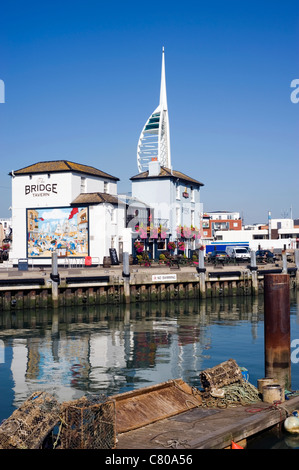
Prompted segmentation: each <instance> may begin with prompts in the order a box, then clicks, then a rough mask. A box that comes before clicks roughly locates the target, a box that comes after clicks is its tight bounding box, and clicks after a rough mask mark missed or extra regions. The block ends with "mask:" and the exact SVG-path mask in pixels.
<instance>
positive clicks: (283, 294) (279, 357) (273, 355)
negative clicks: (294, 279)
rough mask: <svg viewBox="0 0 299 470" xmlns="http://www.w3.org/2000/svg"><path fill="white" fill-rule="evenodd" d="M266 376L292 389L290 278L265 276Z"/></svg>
mask: <svg viewBox="0 0 299 470" xmlns="http://www.w3.org/2000/svg"><path fill="white" fill-rule="evenodd" d="M264 310H265V313H264V339H265V377H273V378H274V379H275V380H276V381H277V382H278V383H279V384H280V385H281V386H282V387H284V389H287V390H291V344H290V343H291V335H290V279H289V275H288V274H265V276H264Z"/></svg>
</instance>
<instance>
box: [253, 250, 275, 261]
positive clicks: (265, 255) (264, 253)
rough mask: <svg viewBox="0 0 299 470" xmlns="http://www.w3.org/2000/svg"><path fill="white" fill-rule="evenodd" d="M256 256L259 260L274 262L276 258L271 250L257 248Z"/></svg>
mask: <svg viewBox="0 0 299 470" xmlns="http://www.w3.org/2000/svg"><path fill="white" fill-rule="evenodd" d="M255 256H256V260H257V261H265V262H268V263H274V261H275V260H276V258H275V256H274V254H273V253H272V251H270V250H257V251H256V253H255Z"/></svg>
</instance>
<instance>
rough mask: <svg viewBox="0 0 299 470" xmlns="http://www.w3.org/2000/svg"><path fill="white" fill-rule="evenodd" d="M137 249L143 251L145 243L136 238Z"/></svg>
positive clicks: (139, 251) (138, 251)
mask: <svg viewBox="0 0 299 470" xmlns="http://www.w3.org/2000/svg"><path fill="white" fill-rule="evenodd" d="M134 246H135V249H136V251H137V253H142V252H143V250H144V243H142V242H140V241H139V240H136V242H135V243H134Z"/></svg>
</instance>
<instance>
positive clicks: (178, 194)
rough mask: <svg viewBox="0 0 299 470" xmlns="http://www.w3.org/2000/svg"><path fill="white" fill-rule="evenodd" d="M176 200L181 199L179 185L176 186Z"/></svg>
mask: <svg viewBox="0 0 299 470" xmlns="http://www.w3.org/2000/svg"><path fill="white" fill-rule="evenodd" d="M176 198H177V199H181V194H180V186H179V185H178V184H177V185H176Z"/></svg>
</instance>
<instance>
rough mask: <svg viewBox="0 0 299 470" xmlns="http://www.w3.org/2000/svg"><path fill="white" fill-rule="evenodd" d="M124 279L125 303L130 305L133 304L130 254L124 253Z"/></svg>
mask: <svg viewBox="0 0 299 470" xmlns="http://www.w3.org/2000/svg"><path fill="white" fill-rule="evenodd" d="M123 278H124V298H125V303H126V304H129V303H130V302H131V294H130V263H129V253H128V252H124V253H123Z"/></svg>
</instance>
